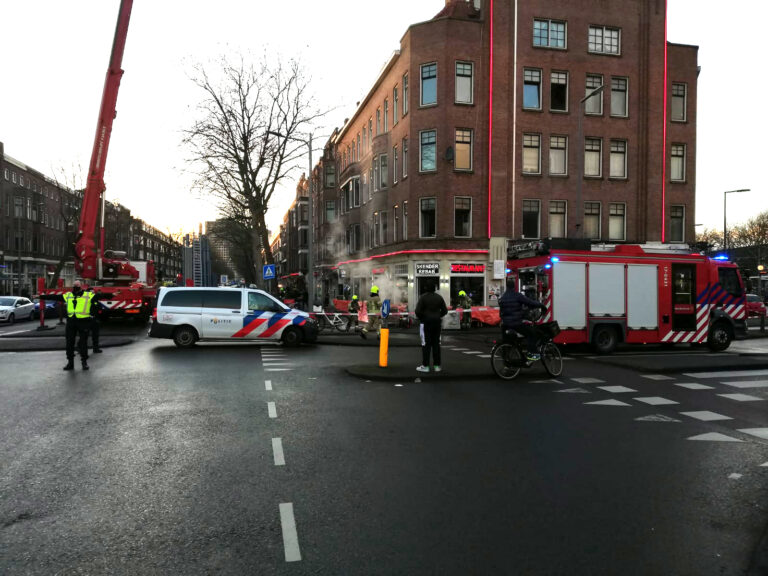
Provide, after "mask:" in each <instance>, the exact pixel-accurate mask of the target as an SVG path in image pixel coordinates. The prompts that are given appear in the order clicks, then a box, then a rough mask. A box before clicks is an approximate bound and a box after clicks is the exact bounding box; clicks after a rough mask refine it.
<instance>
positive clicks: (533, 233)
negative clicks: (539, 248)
mask: <svg viewBox="0 0 768 576" xmlns="http://www.w3.org/2000/svg"><path fill="white" fill-rule="evenodd" d="M539 205H540V202H539V201H538V200H523V238H538V237H539Z"/></svg>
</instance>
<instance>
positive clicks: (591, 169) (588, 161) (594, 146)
mask: <svg viewBox="0 0 768 576" xmlns="http://www.w3.org/2000/svg"><path fill="white" fill-rule="evenodd" d="M602 148H603V141H602V140H600V138H586V139H585V140H584V176H592V177H600V176H601V175H602V173H603V172H602V168H603V165H602V164H603V163H602V153H601V152H602Z"/></svg>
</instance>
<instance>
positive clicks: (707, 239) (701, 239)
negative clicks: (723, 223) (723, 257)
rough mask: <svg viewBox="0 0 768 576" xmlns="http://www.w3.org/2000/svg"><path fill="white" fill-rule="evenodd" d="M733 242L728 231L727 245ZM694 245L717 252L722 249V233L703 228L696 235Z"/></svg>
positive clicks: (731, 233)
mask: <svg viewBox="0 0 768 576" xmlns="http://www.w3.org/2000/svg"><path fill="white" fill-rule="evenodd" d="M732 240H733V232H732V231H731V230H729V231H728V243H729V244H730V243H731V242H732ZM696 244H698V245H701V246H706V247H707V249H708V250H710V251H711V250H719V249H721V248H722V247H723V232H722V230H715V229H714V228H705V229H704V230H703V231H701V232H698V233H697V234H696Z"/></svg>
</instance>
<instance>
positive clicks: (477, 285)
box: [449, 262, 486, 306]
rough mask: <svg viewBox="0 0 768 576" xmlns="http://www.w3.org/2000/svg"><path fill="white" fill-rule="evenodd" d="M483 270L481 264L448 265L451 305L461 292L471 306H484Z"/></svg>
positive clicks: (455, 301)
mask: <svg viewBox="0 0 768 576" xmlns="http://www.w3.org/2000/svg"><path fill="white" fill-rule="evenodd" d="M485 269H486V265H485V263H483V262H452V263H451V264H450V269H449V270H450V289H451V292H450V294H451V305H455V304H456V303H457V302H458V299H459V292H461V291H462V290H463V291H464V292H466V293H467V296H469V297H470V299H471V300H472V305H473V306H483V305H484V304H485Z"/></svg>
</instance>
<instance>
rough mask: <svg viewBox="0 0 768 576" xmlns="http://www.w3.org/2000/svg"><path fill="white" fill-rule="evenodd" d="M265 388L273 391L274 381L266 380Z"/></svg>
mask: <svg viewBox="0 0 768 576" xmlns="http://www.w3.org/2000/svg"><path fill="white" fill-rule="evenodd" d="M264 388H266V389H267V390H272V380H264Z"/></svg>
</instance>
